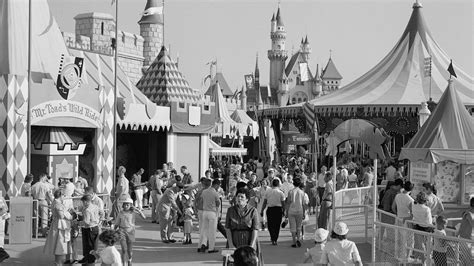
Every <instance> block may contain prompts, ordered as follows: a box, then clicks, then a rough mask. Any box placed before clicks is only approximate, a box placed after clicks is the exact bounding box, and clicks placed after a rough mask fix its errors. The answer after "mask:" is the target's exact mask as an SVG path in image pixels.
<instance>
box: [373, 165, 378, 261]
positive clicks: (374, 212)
mask: <svg viewBox="0 0 474 266" xmlns="http://www.w3.org/2000/svg"><path fill="white" fill-rule="evenodd" d="M373 182H374V186H373V188H374V189H373V190H374V191H373V195H372V211H373V213H372V216H373V217H372V219H373V220H372V263H375V244H376V243H375V240H376V232H377V231H376V225H375V222H376V221H377V158H375V159H374V181H373Z"/></svg>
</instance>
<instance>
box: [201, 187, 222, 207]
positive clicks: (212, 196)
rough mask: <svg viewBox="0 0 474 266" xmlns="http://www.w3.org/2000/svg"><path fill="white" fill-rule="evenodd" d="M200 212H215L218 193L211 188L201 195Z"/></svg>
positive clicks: (217, 204)
mask: <svg viewBox="0 0 474 266" xmlns="http://www.w3.org/2000/svg"><path fill="white" fill-rule="evenodd" d="M201 199H202V210H203V211H213V212H217V211H218V210H219V209H218V208H219V205H220V197H219V193H217V191H216V190H215V189H214V188H213V187H210V188H207V189H204V190H203V191H202V193H201Z"/></svg>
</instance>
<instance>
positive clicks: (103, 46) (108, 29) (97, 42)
mask: <svg viewBox="0 0 474 266" xmlns="http://www.w3.org/2000/svg"><path fill="white" fill-rule="evenodd" d="M74 20H75V21H76V40H80V39H81V36H85V37H88V38H89V39H90V42H91V43H90V47H91V50H92V51H97V52H102V53H106V54H112V41H111V39H112V38H113V37H114V36H115V21H114V17H112V15H110V14H104V13H97V12H90V13H83V14H79V15H77V16H75V17H74Z"/></svg>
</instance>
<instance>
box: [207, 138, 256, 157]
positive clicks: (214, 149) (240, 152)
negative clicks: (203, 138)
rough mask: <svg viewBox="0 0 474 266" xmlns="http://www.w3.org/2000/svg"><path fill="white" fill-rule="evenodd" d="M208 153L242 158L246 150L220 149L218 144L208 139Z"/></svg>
mask: <svg viewBox="0 0 474 266" xmlns="http://www.w3.org/2000/svg"><path fill="white" fill-rule="evenodd" d="M209 153H210V154H211V155H227V156H242V155H247V149H246V148H230V147H221V146H219V144H217V143H215V142H214V141H212V140H211V139H209Z"/></svg>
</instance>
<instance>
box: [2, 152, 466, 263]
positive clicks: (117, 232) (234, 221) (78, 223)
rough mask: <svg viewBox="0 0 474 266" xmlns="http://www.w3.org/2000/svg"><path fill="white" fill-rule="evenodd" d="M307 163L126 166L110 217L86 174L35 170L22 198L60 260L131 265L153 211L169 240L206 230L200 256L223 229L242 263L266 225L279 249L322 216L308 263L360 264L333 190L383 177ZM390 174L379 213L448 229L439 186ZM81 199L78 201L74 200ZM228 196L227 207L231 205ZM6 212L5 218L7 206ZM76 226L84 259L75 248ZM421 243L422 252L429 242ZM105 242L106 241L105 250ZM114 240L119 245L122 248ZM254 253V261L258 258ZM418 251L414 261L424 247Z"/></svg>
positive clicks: (186, 241) (297, 243)
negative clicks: (55, 179)
mask: <svg viewBox="0 0 474 266" xmlns="http://www.w3.org/2000/svg"><path fill="white" fill-rule="evenodd" d="M307 164H308V162H307V160H306V159H305V158H302V157H293V158H286V160H284V161H283V162H282V163H280V164H276V163H275V162H273V163H272V164H268V165H265V164H263V163H262V160H261V159H258V158H255V159H253V160H249V162H247V163H241V160H240V158H233V159H230V158H227V159H226V158H223V159H222V160H216V159H214V160H211V164H210V167H209V170H207V171H206V172H205V175H204V176H203V177H201V178H200V179H199V180H198V181H197V182H194V178H193V177H192V176H191V174H190V172H189V170H188V169H187V167H186V166H181V167H180V168H179V172H178V171H177V170H176V169H174V166H173V164H172V163H165V164H163V165H162V167H161V168H160V169H158V170H156V171H154V172H153V174H152V175H151V176H150V177H149V178H148V179H147V180H142V175H143V174H144V170H143V169H139V170H138V171H137V172H136V173H134V174H131V175H129V174H127V172H126V169H125V167H123V166H120V167H118V169H117V182H116V187H115V191H114V198H115V200H114V202H113V204H112V208H111V211H110V213H108V212H107V210H106V209H105V207H104V202H103V201H102V200H101V198H100V197H98V196H97V195H96V193H95V192H94V189H93V188H92V187H90V186H89V185H88V182H87V180H85V179H84V178H77V180H76V181H74V182H73V180H72V179H70V178H69V177H63V178H60V180H59V184H58V186H55V185H53V184H52V181H51V178H50V177H48V176H47V175H46V174H42V175H40V176H39V178H38V180H37V181H36V182H35V183H33V179H34V178H33V176H32V175H28V176H27V177H26V178H25V182H24V184H23V186H22V188H21V194H22V196H26V197H33V199H35V200H37V204H38V217H39V221H40V222H39V232H40V234H41V235H42V236H45V237H46V243H45V247H44V252H45V253H47V254H52V255H54V256H55V264H56V265H63V264H68V263H76V262H78V263H83V264H92V263H95V262H100V261H101V262H103V263H108V264H111V265H131V263H132V257H133V243H134V241H135V226H136V216H139V217H141V218H142V219H144V220H146V219H147V217H146V216H145V214H144V212H143V211H144V209H145V208H149V209H150V210H151V217H150V218H149V221H150V222H151V223H155V224H158V226H159V232H160V238H161V241H162V242H163V243H165V244H173V243H176V242H177V240H176V238H174V237H173V233H174V231H175V230H176V228H179V230H180V231H181V230H182V232H183V235H184V238H183V241H182V244H183V245H190V244H193V242H192V238H191V233H193V231H195V232H196V233H199V239H198V241H197V243H195V244H197V252H199V253H215V252H218V250H217V248H216V244H215V243H216V233H217V232H219V233H220V234H222V235H223V236H224V237H225V238H226V239H227V243H226V247H227V248H231V249H236V251H235V256H234V259H235V260H236V264H235V265H239V264H238V260H239V259H238V257H239V256H241V259H243V260H245V261H247V262H248V261H253V262H255V263H261V262H263V254H262V252H261V247H260V243H259V240H258V235H259V232H261V231H268V232H269V235H270V240H271V244H272V245H278V244H279V242H278V240H279V236H280V230H281V228H285V227H286V226H287V225H288V226H289V230H290V232H291V237H292V243H291V247H293V248H296V249H297V248H300V247H301V246H302V242H303V241H304V240H305V230H304V228H305V224H306V223H308V221H309V217H310V215H315V217H316V226H317V227H316V228H318V229H317V230H316V232H314V235H315V238H314V241H315V243H316V245H315V246H314V247H313V248H311V249H309V250H307V251H306V253H305V256H306V258H307V260H308V261H312V262H314V263H315V264H336V265H343V264H344V263H353V264H360V263H361V259H360V256H359V253H358V250H357V246H356V245H355V244H354V242H352V241H349V240H347V234H348V232H349V228H348V226H347V225H346V224H345V223H342V222H338V223H336V224H335V225H334V226H333V227H332V229H330V216H331V209H332V205H333V200H334V194H335V191H337V190H340V189H345V188H354V187H359V186H360V187H363V186H372V185H373V182H376V180H377V178H376V177H375V176H374V171H373V168H372V167H371V166H370V165H368V166H366V167H354V165H353V164H345V165H342V166H339V167H337V168H336V169H335V168H334V167H331V168H330V169H329V170H328V168H327V167H326V166H322V167H321V169H320V171H319V172H318V173H315V172H309V168H308V167H307ZM392 168H393V169H392ZM384 179H385V181H383V184H384V183H386V188H385V189H383V190H382V192H381V193H380V196H379V208H380V209H382V210H384V211H386V212H388V213H391V214H393V215H385V216H382V222H385V223H389V224H394V223H395V219H394V218H393V217H392V216H396V217H398V218H399V220H401V221H403V222H404V221H406V220H412V221H413V224H414V229H416V230H420V231H424V232H431V233H433V234H437V235H446V233H445V232H444V227H445V226H446V218H445V217H444V216H443V212H444V206H443V203H442V202H441V200H440V199H439V198H438V197H437V196H436V187H435V185H434V184H425V185H424V186H423V187H424V190H423V191H421V192H419V193H418V194H417V195H415V196H412V195H411V191H412V190H413V184H412V183H411V182H410V181H406V178H405V174H404V169H403V166H398V167H394V166H392V165H390V166H389V167H387V168H386V170H385V172H384ZM74 196H76V198H77V197H80V200H81V204H77V203H76V202H73V200H72V197H74ZM226 200H228V201H229V203H230V207H229V208H228V209H227V210H226V211H225V210H223V206H224V204H223V202H224V201H226ZM0 204H1V202H0ZM5 205H6V204H5ZM0 209H1V211H2V212H1V213H0V215H3V214H4V213H5V209H4V208H0ZM473 209H474V202H473V200H471V210H470V211H468V212H466V213H465V214H464V215H463V222H462V223H461V228H459V235H460V237H463V238H468V239H471V232H472V226H471V224H472V220H473V218H474V211H473ZM7 210H8V209H6V211H7ZM224 213H225V217H224ZM1 217H3V216H1ZM1 221H2V220H1V219H0V222H1ZM435 221H436V223H435ZM328 230H331V232H329V231H328ZM79 232H80V233H81V235H82V252H83V254H82V255H83V256H82V258H81V259H79V254H78V252H77V250H78V245H79V243H77V242H78V241H77V238H78V235H79ZM382 234H384V232H383V231H382ZM387 234H388V232H387ZM306 235H307V232H306ZM414 242H415V244H414V245H415V248H423V245H424V243H423V239H422V238H415V239H414ZM99 243H102V246H103V249H102V250H101V251H100V252H99ZM115 243H119V244H120V247H121V249H120V252H119V251H118V250H117V249H116V248H115V246H114V245H115ZM436 247H437V249H436V252H437V253H436V254H433V256H435V255H436V257H440V261H443V258H444V257H443V256H445V254H444V255H443V246H442V245H441V244H439V245H437V246H436ZM0 253H1V250H0ZM254 255H255V259H253V258H251V257H252V256H254ZM412 255H413V256H414V257H416V256H417V253H416V252H414V253H413V254H412ZM248 263H250V262H248ZM241 265H252V264H241ZM255 265H258V264H255Z"/></svg>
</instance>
